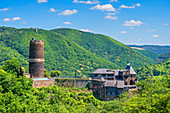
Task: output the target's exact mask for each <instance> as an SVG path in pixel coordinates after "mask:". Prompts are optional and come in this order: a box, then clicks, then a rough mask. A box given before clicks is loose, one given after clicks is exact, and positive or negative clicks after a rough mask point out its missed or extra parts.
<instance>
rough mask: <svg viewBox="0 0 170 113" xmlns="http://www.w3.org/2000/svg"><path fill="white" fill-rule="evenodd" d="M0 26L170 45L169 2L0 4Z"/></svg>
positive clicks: (14, 0)
mask: <svg viewBox="0 0 170 113" xmlns="http://www.w3.org/2000/svg"><path fill="white" fill-rule="evenodd" d="M0 26H6V27H15V28H42V29H47V30H49V29H56V28H73V29H78V30H82V31H90V32H94V33H100V34H105V35H108V36H110V37H112V38H114V39H116V40H118V41H120V42H122V43H124V44H140V45H142V44H150V45H151V44H152V45H170V0H0Z"/></svg>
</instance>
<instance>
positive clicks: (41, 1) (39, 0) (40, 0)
mask: <svg viewBox="0 0 170 113" xmlns="http://www.w3.org/2000/svg"><path fill="white" fill-rule="evenodd" d="M43 2H48V1H47V0H38V3H43Z"/></svg>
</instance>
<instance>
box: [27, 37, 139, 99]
mask: <svg viewBox="0 0 170 113" xmlns="http://www.w3.org/2000/svg"><path fill="white" fill-rule="evenodd" d="M29 73H30V74H28V75H27V74H26V76H27V78H32V79H33V87H36V88H39V87H48V86H52V85H54V82H55V79H49V78H43V77H44V41H42V40H35V39H34V38H33V39H32V40H30V51H29ZM91 74H92V76H91V78H92V80H91V85H90V86H91V88H92V91H93V94H96V95H97V96H98V98H99V99H100V100H105V101H108V100H113V99H115V98H116V97H119V96H120V95H121V93H122V92H124V91H126V90H129V89H135V88H136V85H135V83H136V82H137V78H136V72H135V71H134V69H133V68H132V66H130V62H128V64H127V67H126V69H125V70H110V69H97V70H95V71H94V72H92V73H91ZM82 83H83V84H87V83H88V80H87V81H81V80H77V82H76V83H75V84H74V86H75V87H85V85H81V84H82Z"/></svg>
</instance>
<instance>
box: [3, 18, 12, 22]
mask: <svg viewBox="0 0 170 113" xmlns="http://www.w3.org/2000/svg"><path fill="white" fill-rule="evenodd" d="M10 20H11V19H10V18H5V19H3V21H4V22H9V21H10Z"/></svg>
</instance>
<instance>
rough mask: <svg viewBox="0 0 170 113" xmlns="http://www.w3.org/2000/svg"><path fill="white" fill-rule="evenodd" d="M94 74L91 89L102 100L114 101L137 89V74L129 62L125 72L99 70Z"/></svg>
mask: <svg viewBox="0 0 170 113" xmlns="http://www.w3.org/2000/svg"><path fill="white" fill-rule="evenodd" d="M91 74H92V82H91V87H92V91H93V93H94V94H96V95H97V96H98V98H99V99H100V100H105V101H108V100H113V99H115V98H117V97H119V96H120V95H121V93H123V92H124V91H127V90H129V89H136V88H137V87H136V85H135V83H136V82H137V78H136V72H135V71H134V69H133V68H132V66H130V62H128V64H127V67H126V69H125V70H110V69H97V70H95V71H94V72H92V73H91Z"/></svg>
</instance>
